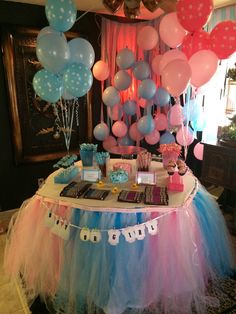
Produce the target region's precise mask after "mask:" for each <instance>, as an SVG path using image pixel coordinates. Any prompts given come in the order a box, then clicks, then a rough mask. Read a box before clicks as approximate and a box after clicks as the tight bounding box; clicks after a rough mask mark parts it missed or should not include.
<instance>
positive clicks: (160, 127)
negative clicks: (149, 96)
mask: <svg viewBox="0 0 236 314" xmlns="http://www.w3.org/2000/svg"><path fill="white" fill-rule="evenodd" d="M154 122H155V128H156V130H157V131H164V130H166V129H167V126H168V121H167V117H166V115H165V114H164V113H157V114H156V116H155V118H154Z"/></svg>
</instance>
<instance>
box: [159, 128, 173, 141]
mask: <svg viewBox="0 0 236 314" xmlns="http://www.w3.org/2000/svg"><path fill="white" fill-rule="evenodd" d="M170 143H175V137H174V135H172V134H171V133H170V132H169V131H166V132H165V133H164V134H162V135H161V137H160V144H170Z"/></svg>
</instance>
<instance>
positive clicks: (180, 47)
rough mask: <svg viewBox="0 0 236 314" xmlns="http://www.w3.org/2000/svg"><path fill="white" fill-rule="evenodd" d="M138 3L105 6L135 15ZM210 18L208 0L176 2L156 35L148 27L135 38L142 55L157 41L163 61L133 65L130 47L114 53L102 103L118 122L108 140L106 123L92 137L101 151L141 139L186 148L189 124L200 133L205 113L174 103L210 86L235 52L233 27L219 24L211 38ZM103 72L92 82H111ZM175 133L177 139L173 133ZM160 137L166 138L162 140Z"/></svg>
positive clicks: (230, 23) (188, 104)
mask: <svg viewBox="0 0 236 314" xmlns="http://www.w3.org/2000/svg"><path fill="white" fill-rule="evenodd" d="M140 2H141V1H109V0H104V1H103V3H104V5H105V6H106V7H107V8H108V9H110V10H112V11H113V13H115V12H116V11H117V10H118V9H119V8H120V6H121V5H122V4H123V3H124V5H126V6H129V7H130V8H131V6H133V9H134V8H136V7H137V6H136V5H137V4H139V5H140ZM142 2H143V4H144V5H145V6H146V7H147V8H148V9H149V10H150V11H152V12H153V11H154V10H155V9H156V7H155V6H158V1H149V0H147V1H142ZM150 5H153V7H152V8H151V7H150ZM212 12H213V1H212V0H200V1H195V0H179V1H178V2H177V5H176V12H171V13H167V14H165V15H164V16H163V17H162V18H161V20H160V23H159V26H158V29H156V28H154V27H152V26H150V25H148V26H144V27H142V28H141V29H140V30H139V32H138V34H137V46H138V47H139V48H141V49H143V50H144V51H146V52H149V51H151V50H154V51H156V50H155V49H156V47H157V44H158V41H159V38H160V39H161V40H162V42H164V43H165V44H166V45H167V46H168V47H169V48H170V49H169V50H167V51H166V52H165V53H163V54H162V55H161V54H155V53H153V54H150V55H151V56H152V58H151V59H149V62H147V61H146V60H138V61H137V60H135V55H134V52H133V51H132V50H131V49H129V48H128V47H126V48H123V49H122V50H120V51H118V53H117V56H116V69H117V72H116V73H115V76H114V78H113V81H112V85H110V86H108V87H106V88H105V89H104V91H103V94H102V100H103V103H104V104H105V106H106V107H107V109H108V112H112V114H110V117H111V118H112V120H118V121H115V122H114V123H113V125H112V128H111V130H112V135H110V134H109V132H108V126H107V125H106V123H104V122H102V124H99V132H97V127H96V132H94V136H95V138H96V139H98V140H101V141H103V147H104V148H105V149H108V150H109V147H111V146H115V145H132V144H133V143H134V142H135V141H136V142H139V141H140V140H142V139H143V138H144V139H145V141H146V142H147V143H148V144H150V145H155V144H156V143H157V142H160V143H161V144H167V143H173V142H175V141H177V142H178V143H179V144H180V145H183V146H188V145H190V144H191V143H192V142H193V140H194V134H193V131H192V130H191V129H190V128H189V127H188V123H189V121H191V124H192V126H193V127H194V130H195V131H199V130H202V128H203V127H204V118H203V110H202V108H200V107H199V106H198V105H197V104H196V102H195V99H191V100H190V99H189V100H188V101H187V102H186V104H185V105H184V107H182V106H181V105H180V104H179V100H178V97H179V96H180V95H181V94H183V93H186V92H187V89H188V87H192V89H193V90H194V91H195V92H196V93H197V89H198V88H199V87H201V86H203V85H205V84H206V83H207V82H209V81H210V79H211V78H212V77H213V76H214V74H215V73H216V71H217V68H218V63H219V59H225V58H228V57H229V56H230V55H232V54H233V53H234V52H235V51H236V21H224V22H221V23H219V24H217V25H216V26H215V28H214V29H213V30H212V31H211V33H207V32H206V31H204V30H203V27H204V26H205V25H206V23H207V22H208V21H209V19H210V17H211V14H212ZM102 68H103V70H101V69H102ZM101 69H100V72H101V73H103V74H104V76H101V74H99V75H97V77H96V74H95V73H94V76H95V77H96V78H97V79H99V80H103V79H104V80H105V79H106V78H107V77H108V76H109V69H108V68H107V65H106V64H105V63H104V64H102V65H101ZM156 78H158V79H156ZM134 82H135V83H137V90H136V91H135V93H136V95H134V94H135V93H134V92H133V90H134V89H135V86H136V85H135V83H134ZM159 82H161V85H160V84H159ZM125 92H126V93H125ZM193 94H194V93H193ZM127 95H132V96H131V97H127ZM171 96H172V97H173V98H175V100H176V104H175V105H174V106H172V107H171V106H168V105H169V103H170V97H171ZM153 104H155V105H156V106H157V108H158V110H157V111H156V112H155V114H154V115H153V114H151V112H152V111H153V110H152V109H150V108H151V107H152V106H153ZM194 107H195V108H194ZM140 108H144V111H142V112H144V115H143V116H140ZM166 108H167V109H166ZM135 117H136V121H134V118H135ZM120 120H122V121H120ZM131 121H132V123H131ZM173 127H175V130H176V137H174V136H173V134H172V133H171V130H172V129H173ZM160 131H165V133H164V134H162V135H160ZM200 147H202V146H201V145H200V144H199V145H198V146H197V148H196V149H195V151H196V155H197V157H196V158H198V159H199V158H200V156H201V155H202V154H199V151H200ZM201 149H202V148H201ZM201 151H202V150H201ZM197 152H198V153H197Z"/></svg>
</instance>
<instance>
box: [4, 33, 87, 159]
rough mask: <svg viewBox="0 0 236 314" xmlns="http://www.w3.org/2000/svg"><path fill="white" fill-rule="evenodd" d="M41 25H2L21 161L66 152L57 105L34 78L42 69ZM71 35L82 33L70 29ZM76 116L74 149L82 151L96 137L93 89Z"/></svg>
mask: <svg viewBox="0 0 236 314" xmlns="http://www.w3.org/2000/svg"><path fill="white" fill-rule="evenodd" d="M38 32H39V29H32V28H22V27H3V28H2V34H1V37H2V51H3V62H4V67H5V74H6V81H7V87H8V94H9V102H10V116H11V122H12V135H13V144H14V152H15V161H16V163H17V164H19V163H24V162H41V161H46V160H53V159H58V158H61V157H62V156H64V155H65V154H66V145H65V139H64V135H63V128H62V126H60V125H59V123H58V121H57V119H56V114H55V109H54V108H55V105H54V106H53V104H51V103H48V102H46V101H44V100H42V99H40V98H39V97H38V96H37V95H36V94H35V92H34V89H33V86H32V80H33V77H34V74H35V73H36V72H37V71H38V70H40V69H41V68H42V67H41V64H40V63H39V61H38V59H37V57H36V38H37V34H38ZM66 36H67V39H68V40H69V39H72V38H75V37H79V34H77V33H70V32H69V33H66ZM77 104H78V106H77V112H75V118H74V120H73V125H72V132H71V142H70V153H78V152H79V144H80V143H83V142H91V141H92V136H93V135H92V107H91V92H89V93H87V95H85V96H83V97H81V98H78V100H77Z"/></svg>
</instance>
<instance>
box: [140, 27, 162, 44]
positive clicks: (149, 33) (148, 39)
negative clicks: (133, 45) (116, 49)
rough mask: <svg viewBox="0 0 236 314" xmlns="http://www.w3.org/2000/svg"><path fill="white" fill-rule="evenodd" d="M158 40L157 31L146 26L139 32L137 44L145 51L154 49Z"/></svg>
mask: <svg viewBox="0 0 236 314" xmlns="http://www.w3.org/2000/svg"><path fill="white" fill-rule="evenodd" d="M158 40H159V38H158V34H157V31H156V30H155V28H154V27H152V26H144V27H143V28H141V29H140V31H139V32H138V36H137V44H138V46H139V47H140V48H142V49H144V50H151V49H153V48H154V47H155V46H156V45H157V43H158Z"/></svg>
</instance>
